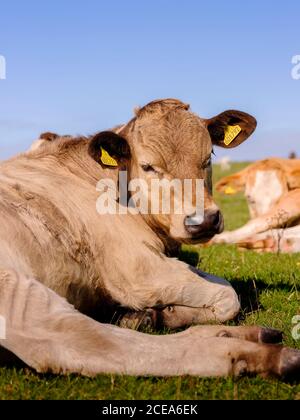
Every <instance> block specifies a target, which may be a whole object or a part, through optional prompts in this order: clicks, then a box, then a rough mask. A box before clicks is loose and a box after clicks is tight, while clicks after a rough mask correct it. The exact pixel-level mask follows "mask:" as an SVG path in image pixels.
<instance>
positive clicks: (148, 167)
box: [141, 165, 156, 172]
mask: <svg viewBox="0 0 300 420" xmlns="http://www.w3.org/2000/svg"><path fill="white" fill-rule="evenodd" d="M141 167H142V169H143V171H144V172H156V171H155V169H154V168H153V166H151V165H141Z"/></svg>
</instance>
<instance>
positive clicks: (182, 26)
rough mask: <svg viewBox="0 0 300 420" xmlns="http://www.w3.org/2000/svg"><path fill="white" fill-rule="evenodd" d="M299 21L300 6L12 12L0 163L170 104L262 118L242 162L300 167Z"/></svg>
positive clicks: (3, 51)
mask: <svg viewBox="0 0 300 420" xmlns="http://www.w3.org/2000/svg"><path fill="white" fill-rule="evenodd" d="M299 18H300V2H299V1H297V0H293V1H291V0H286V1H285V2H279V1H271V0H263V1H258V0H251V1H245V2H240V1H236V0H227V1H224V0H210V1H201V0H185V1H184V2H183V1H177V0H151V1H147V0H143V1H141V0H140V1H136V0H126V1H125V0H123V1H122V0H110V1H106V0H105V1H104V0H85V1H84V2H83V1H82V2H80V1H76V0H73V1H70V0H63V1H58V0H52V1H51V2H50V1H44V2H41V1H34V0H27V1H26V2H25V1H16V0H11V1H10V2H2V4H1V9H0V55H3V56H4V57H5V58H6V63H7V79H6V80H0V159H1V158H2V159H3V158H7V157H8V156H11V155H13V154H15V153H17V152H19V151H22V150H24V149H26V147H28V145H29V144H30V143H31V142H32V140H34V139H35V138H36V137H37V136H38V134H39V133H40V132H42V131H45V130H46V131H48V130H53V131H57V132H59V133H61V134H64V133H67V134H69V133H70V134H79V133H80V134H90V133H93V132H96V131H100V130H102V129H105V128H108V127H110V126H113V125H116V124H119V123H122V122H126V121H127V120H128V119H129V118H130V117H131V116H132V109H133V108H134V107H135V106H136V105H143V104H145V103H147V102H148V101H150V100H153V99H157V98H163V97H177V98H180V99H182V100H183V101H185V102H188V103H190V104H191V106H192V109H193V110H194V111H195V112H197V113H199V114H200V115H201V116H203V117H211V116H214V115H216V114H218V113H219V112H222V111H224V110H226V109H231V108H235V109H240V110H244V111H247V112H249V113H252V114H253V115H255V116H256V118H257V119H258V122H259V125H258V129H257V132H256V134H255V135H254V136H253V138H252V139H251V141H248V142H247V143H245V144H244V145H243V146H241V147H240V148H238V149H236V150H235V151H234V152H230V153H229V155H230V156H232V158H234V159H256V158H262V157H265V156H270V155H278V156H287V154H288V153H289V152H290V150H292V149H294V150H296V151H297V152H298V153H299V155H300V118H299V111H300V80H298V81H296V80H293V79H292V77H291V70H292V67H293V65H292V62H291V61H292V57H293V56H294V55H299V54H300V24H299ZM227 154H228V153H227V152H226V151H225V152H224V150H222V149H219V150H217V155H218V156H219V157H221V156H223V155H227Z"/></svg>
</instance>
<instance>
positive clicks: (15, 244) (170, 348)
mask: <svg viewBox="0 0 300 420" xmlns="http://www.w3.org/2000/svg"><path fill="white" fill-rule="evenodd" d="M247 130H248V131H249V132H250V131H251V130H252V128H251V127H250V128H248V129H247ZM248 131H247V132H248ZM121 134H122V136H124V137H125V138H126V141H127V142H128V143H129V145H130V149H131V153H132V158H131V159H132V162H131V165H130V168H131V169H130V170H131V172H130V174H131V176H135V175H137V172H138V168H139V167H140V166H139V163H140V159H147V160H148V159H155V165H158V166H159V167H160V168H161V169H163V171H164V174H165V175H166V176H172V177H175V176H178V177H180V178H183V177H185V176H186V175H189V176H191V177H193V178H194V177H196V176H205V174H204V172H203V170H202V169H201V165H202V163H203V161H204V159H206V157H207V155H208V154H210V152H211V148H212V140H211V138H210V136H209V134H208V131H207V129H206V122H205V121H204V120H201V119H200V118H199V117H197V116H196V115H194V114H192V113H190V112H189V111H188V108H187V106H186V105H184V104H181V103H180V102H179V101H176V100H166V101H158V102H155V103H151V104H150V105H149V107H146V108H143V109H142V110H141V111H139V112H138V115H137V117H136V118H134V119H133V120H132V121H130V122H129V124H128V125H126V126H124V127H123V128H121ZM91 141H92V139H89V138H78V139H70V138H58V139H57V138H56V139H55V141H51V142H49V141H46V142H45V143H44V144H43V145H42V146H41V147H39V148H37V149H36V150H34V151H30V152H28V153H25V154H23V155H20V156H17V157H16V158H14V159H11V160H10V161H7V162H4V163H2V164H1V166H0V196H1V200H0V213H1V222H2V223H1V225H0V315H1V316H2V317H3V318H4V319H6V323H7V325H6V327H7V337H6V339H1V340H0V344H1V346H3V347H4V348H5V349H6V350H8V351H9V352H11V353H13V354H14V355H16V356H17V357H19V358H20V359H21V360H23V361H24V362H25V363H27V364H28V365H29V366H31V367H33V368H35V369H36V370H37V371H39V372H46V371H51V372H54V373H69V372H75V373H82V374H86V375H95V374H98V373H120V374H130V375H182V374H193V375H202V376H220V375H239V374H241V373H245V372H251V373H255V372H256V373H268V374H277V375H280V374H283V372H282V371H281V367H280V362H281V361H282V351H281V348H277V347H276V348H274V347H272V346H271V347H269V346H266V345H263V344H261V343H260V342H261V341H263V340H262V339H261V337H262V333H263V330H262V329H257V328H256V327H255V328H254V329H251V328H248V327H247V328H229V327H228V328H227V327H220V328H219V327H205V328H202V329H201V328H195V329H192V330H187V331H186V332H184V333H181V334H178V335H170V336H148V335H144V334H140V333H138V332H134V331H129V330H122V329H120V328H118V327H114V326H112V325H105V324H99V323H98V322H96V321H95V320H93V319H92V318H91V317H87V316H86V315H84V314H88V315H91V316H94V317H95V318H97V319H100V320H102V321H105V322H109V321H110V319H107V318H108V317H110V316H112V315H113V314H114V311H116V310H118V308H119V307H120V306H121V307H126V308H130V309H132V310H146V309H148V308H151V309H153V310H155V311H158V312H159V313H160V316H161V318H162V320H163V323H164V325H165V326H170V327H171V328H177V327H180V326H185V325H191V324H197V323H205V322H208V321H210V322H211V321H217V322H224V321H227V320H229V319H232V318H233V317H234V316H235V315H236V314H237V313H238V311H239V307H240V305H239V301H238V298H237V295H236V293H235V292H234V290H233V289H232V288H231V286H230V284H229V283H228V282H226V281H225V280H223V279H219V278H216V277H214V276H210V275H207V274H205V273H202V272H200V271H199V270H196V269H194V268H191V267H189V266H188V265H187V264H185V263H183V262H180V261H178V260H177V259H175V258H169V257H167V254H170V253H171V251H172V250H174V248H176V246H175V245H176V244H177V246H178V237H180V235H183V236H185V237H184V238H182V240H183V239H184V240H186V241H188V240H190V241H191V242H192V240H193V238H192V237H189V236H188V235H186V233H185V232H183V230H182V227H181V226H180V223H182V219H181V221H180V220H179V219H178V220H176V221H174V220H172V215H171V218H167V219H164V220H161V219H160V218H152V219H151V220H149V218H146V217H142V216H141V215H131V214H127V215H113V216H112V215H105V216H103V215H102V216H100V215H99V214H98V213H97V211H96V200H97V198H98V193H97V191H96V184H97V181H98V180H99V179H101V178H104V177H110V178H112V179H116V178H117V175H118V170H114V169H111V168H106V167H103V166H101V165H100V163H99V161H95V160H94V159H93V158H92V157H91V156H90V155H89V153H88V150H89V145H90V144H91ZM179 155H180V158H179ZM151 164H154V162H151ZM199 165H200V169H199ZM143 176H145V175H143ZM206 195H207V204H206V205H211V203H212V198H211V196H210V194H209V191H207V192H206ZM170 219H171V220H170ZM172 224H173V225H174V226H175V227H174V230H173V231H172V229H171V225H172ZM178 232H179V233H178ZM73 305H74V306H73ZM170 308H171V309H170ZM77 310H78V311H77ZM83 313H84V314H83ZM228 337H234V338H228ZM247 340H249V341H247ZM250 341H253V342H250ZM297 357H298V356H297ZM271 358H272V360H273V362H272V363H271V364H270V359H271ZM284 360H285V361H286V360H289V358H288V356H285V359H284Z"/></svg>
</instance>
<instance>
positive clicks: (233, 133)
mask: <svg viewBox="0 0 300 420" xmlns="http://www.w3.org/2000/svg"><path fill="white" fill-rule="evenodd" d="M241 131H242V129H241V127H240V126H239V125H234V126H233V125H228V126H227V127H226V128H225V137H224V144H225V146H229V145H230V144H231V143H232V142H233V140H235V139H236V138H237V136H238V135H239V134H240V132H241Z"/></svg>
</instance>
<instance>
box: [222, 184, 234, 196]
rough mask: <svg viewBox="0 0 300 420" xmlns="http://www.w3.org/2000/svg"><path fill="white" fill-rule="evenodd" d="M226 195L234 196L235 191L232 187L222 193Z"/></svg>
mask: <svg viewBox="0 0 300 420" xmlns="http://www.w3.org/2000/svg"><path fill="white" fill-rule="evenodd" d="M224 192H225V194H226V195H235V194H236V190H235V189H234V188H232V187H230V186H229V187H227V188H226V190H225V191H224Z"/></svg>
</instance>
